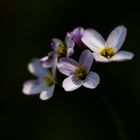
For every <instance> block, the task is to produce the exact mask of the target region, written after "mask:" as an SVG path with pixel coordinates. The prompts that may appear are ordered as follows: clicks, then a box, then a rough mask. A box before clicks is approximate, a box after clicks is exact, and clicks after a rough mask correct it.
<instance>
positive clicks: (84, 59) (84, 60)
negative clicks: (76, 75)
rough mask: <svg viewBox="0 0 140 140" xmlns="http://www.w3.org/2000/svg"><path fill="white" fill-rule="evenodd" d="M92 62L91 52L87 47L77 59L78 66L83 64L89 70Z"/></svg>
mask: <svg viewBox="0 0 140 140" xmlns="http://www.w3.org/2000/svg"><path fill="white" fill-rule="evenodd" d="M92 63H93V53H92V52H91V51H90V50H88V49H86V50H84V51H83V52H82V54H81V56H80V59H79V64H80V66H84V67H85V68H86V69H87V71H88V72H89V70H90V68H91V66H92Z"/></svg>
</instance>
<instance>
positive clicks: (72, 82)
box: [62, 75, 82, 91]
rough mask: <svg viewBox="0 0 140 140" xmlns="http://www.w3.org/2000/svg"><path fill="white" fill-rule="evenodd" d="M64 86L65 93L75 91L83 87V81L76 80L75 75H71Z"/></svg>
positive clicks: (64, 82)
mask: <svg viewBox="0 0 140 140" xmlns="http://www.w3.org/2000/svg"><path fill="white" fill-rule="evenodd" d="M62 86H63V88H64V89H65V91H73V90H76V89H78V88H79V87H80V86H82V81H80V80H76V79H75V75H71V76H69V77H68V78H66V79H65V80H64V81H63V83H62Z"/></svg>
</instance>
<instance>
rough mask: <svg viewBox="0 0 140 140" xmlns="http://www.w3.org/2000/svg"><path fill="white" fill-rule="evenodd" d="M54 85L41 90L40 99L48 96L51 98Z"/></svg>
mask: <svg viewBox="0 0 140 140" xmlns="http://www.w3.org/2000/svg"><path fill="white" fill-rule="evenodd" d="M54 87H55V86H54V85H53V86H51V87H49V88H47V89H46V90H43V91H42V92H41V94H40V99H41V100H47V99H49V98H51V97H52V96H53V92H54Z"/></svg>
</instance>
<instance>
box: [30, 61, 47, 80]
mask: <svg viewBox="0 0 140 140" xmlns="http://www.w3.org/2000/svg"><path fill="white" fill-rule="evenodd" d="M28 69H29V71H30V72H31V73H32V74H34V75H36V76H38V77H44V76H45V75H46V74H47V73H48V70H47V69H45V68H43V66H42V64H41V62H40V60H39V59H34V60H33V61H32V62H31V63H29V65H28Z"/></svg>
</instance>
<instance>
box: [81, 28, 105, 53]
mask: <svg viewBox="0 0 140 140" xmlns="http://www.w3.org/2000/svg"><path fill="white" fill-rule="evenodd" d="M81 40H82V42H83V43H84V44H85V45H86V46H87V47H88V48H90V49H91V50H92V51H94V52H99V51H100V49H103V48H104V46H105V40H104V38H103V37H102V36H101V34H100V33H98V32H97V31H96V30H94V29H86V30H85V31H84V34H83V36H82V38H81Z"/></svg>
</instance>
